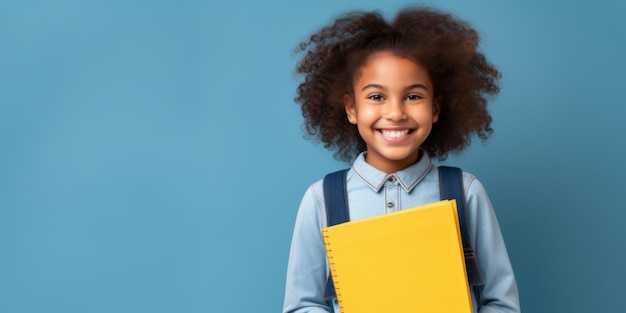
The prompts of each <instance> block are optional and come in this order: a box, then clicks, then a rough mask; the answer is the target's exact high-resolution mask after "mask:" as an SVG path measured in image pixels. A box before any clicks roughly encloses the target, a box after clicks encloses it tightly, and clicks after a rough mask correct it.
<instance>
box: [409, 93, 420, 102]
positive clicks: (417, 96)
mask: <svg viewBox="0 0 626 313" xmlns="http://www.w3.org/2000/svg"><path fill="white" fill-rule="evenodd" d="M405 99H406V100H409V101H417V100H420V99H422V96H420V95H416V94H411V95H407V96H406V97H405Z"/></svg>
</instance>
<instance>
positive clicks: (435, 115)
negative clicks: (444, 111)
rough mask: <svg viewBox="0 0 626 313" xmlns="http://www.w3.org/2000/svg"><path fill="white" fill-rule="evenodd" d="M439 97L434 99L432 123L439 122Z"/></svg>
mask: <svg viewBox="0 0 626 313" xmlns="http://www.w3.org/2000/svg"><path fill="white" fill-rule="evenodd" d="M440 103H441V97H437V98H435V101H433V123H437V121H439V113H440V112H441V104H440Z"/></svg>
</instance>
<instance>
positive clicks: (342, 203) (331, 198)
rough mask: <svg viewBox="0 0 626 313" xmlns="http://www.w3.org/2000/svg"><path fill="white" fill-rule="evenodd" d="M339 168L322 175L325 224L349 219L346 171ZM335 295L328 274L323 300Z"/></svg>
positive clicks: (334, 223) (331, 224)
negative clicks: (324, 175)
mask: <svg viewBox="0 0 626 313" xmlns="http://www.w3.org/2000/svg"><path fill="white" fill-rule="evenodd" d="M347 172H348V170H347V169H346V170H341V171H337V172H334V173H330V174H328V175H326V177H324V202H325V207H326V220H327V224H328V225H327V226H333V225H337V224H341V223H345V222H347V221H349V220H350V212H349V209H348V192H347V190H346V173H347ZM335 296H336V293H335V285H334V284H333V278H332V277H331V276H330V274H329V275H328V279H327V280H326V288H325V289H324V300H327V301H328V300H330V299H332V298H334V297H335Z"/></svg>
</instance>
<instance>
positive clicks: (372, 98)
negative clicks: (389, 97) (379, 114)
mask: <svg viewBox="0 0 626 313" xmlns="http://www.w3.org/2000/svg"><path fill="white" fill-rule="evenodd" d="M367 98H368V99H370V100H373V101H377V102H378V101H383V100H384V99H385V97H383V96H382V95H379V94H374V95H371V96H369V97H367Z"/></svg>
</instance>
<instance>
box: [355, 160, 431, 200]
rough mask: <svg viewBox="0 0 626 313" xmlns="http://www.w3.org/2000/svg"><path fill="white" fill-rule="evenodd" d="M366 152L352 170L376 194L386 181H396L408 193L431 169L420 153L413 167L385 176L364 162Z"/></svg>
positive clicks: (429, 163)
mask: <svg viewBox="0 0 626 313" xmlns="http://www.w3.org/2000/svg"><path fill="white" fill-rule="evenodd" d="M365 155H366V152H362V153H361V154H359V156H358V157H357V158H356V160H355V161H354V163H353V164H352V170H353V171H354V173H355V174H356V176H357V177H358V178H359V179H361V180H362V181H363V182H364V183H365V184H366V185H367V186H369V187H370V188H371V189H372V190H373V191H375V192H378V191H380V189H381V188H382V187H383V185H384V184H385V181H387V180H398V182H399V183H400V185H401V186H402V188H404V190H405V191H406V192H410V191H411V190H412V189H413V187H415V185H417V183H419V182H420V181H421V180H422V178H424V176H426V174H428V172H429V171H430V169H431V168H432V167H433V164H432V162H431V160H430V157H429V156H428V154H427V153H426V152H425V151H424V150H421V151H420V155H421V156H420V159H419V160H418V161H417V162H416V163H415V164H413V165H411V166H409V167H407V168H405V169H403V170H401V171H399V172H395V173H392V174H387V173H385V172H382V171H380V170H378V169H377V168H375V167H373V166H371V165H370V164H369V163H367V162H366V161H365Z"/></svg>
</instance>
